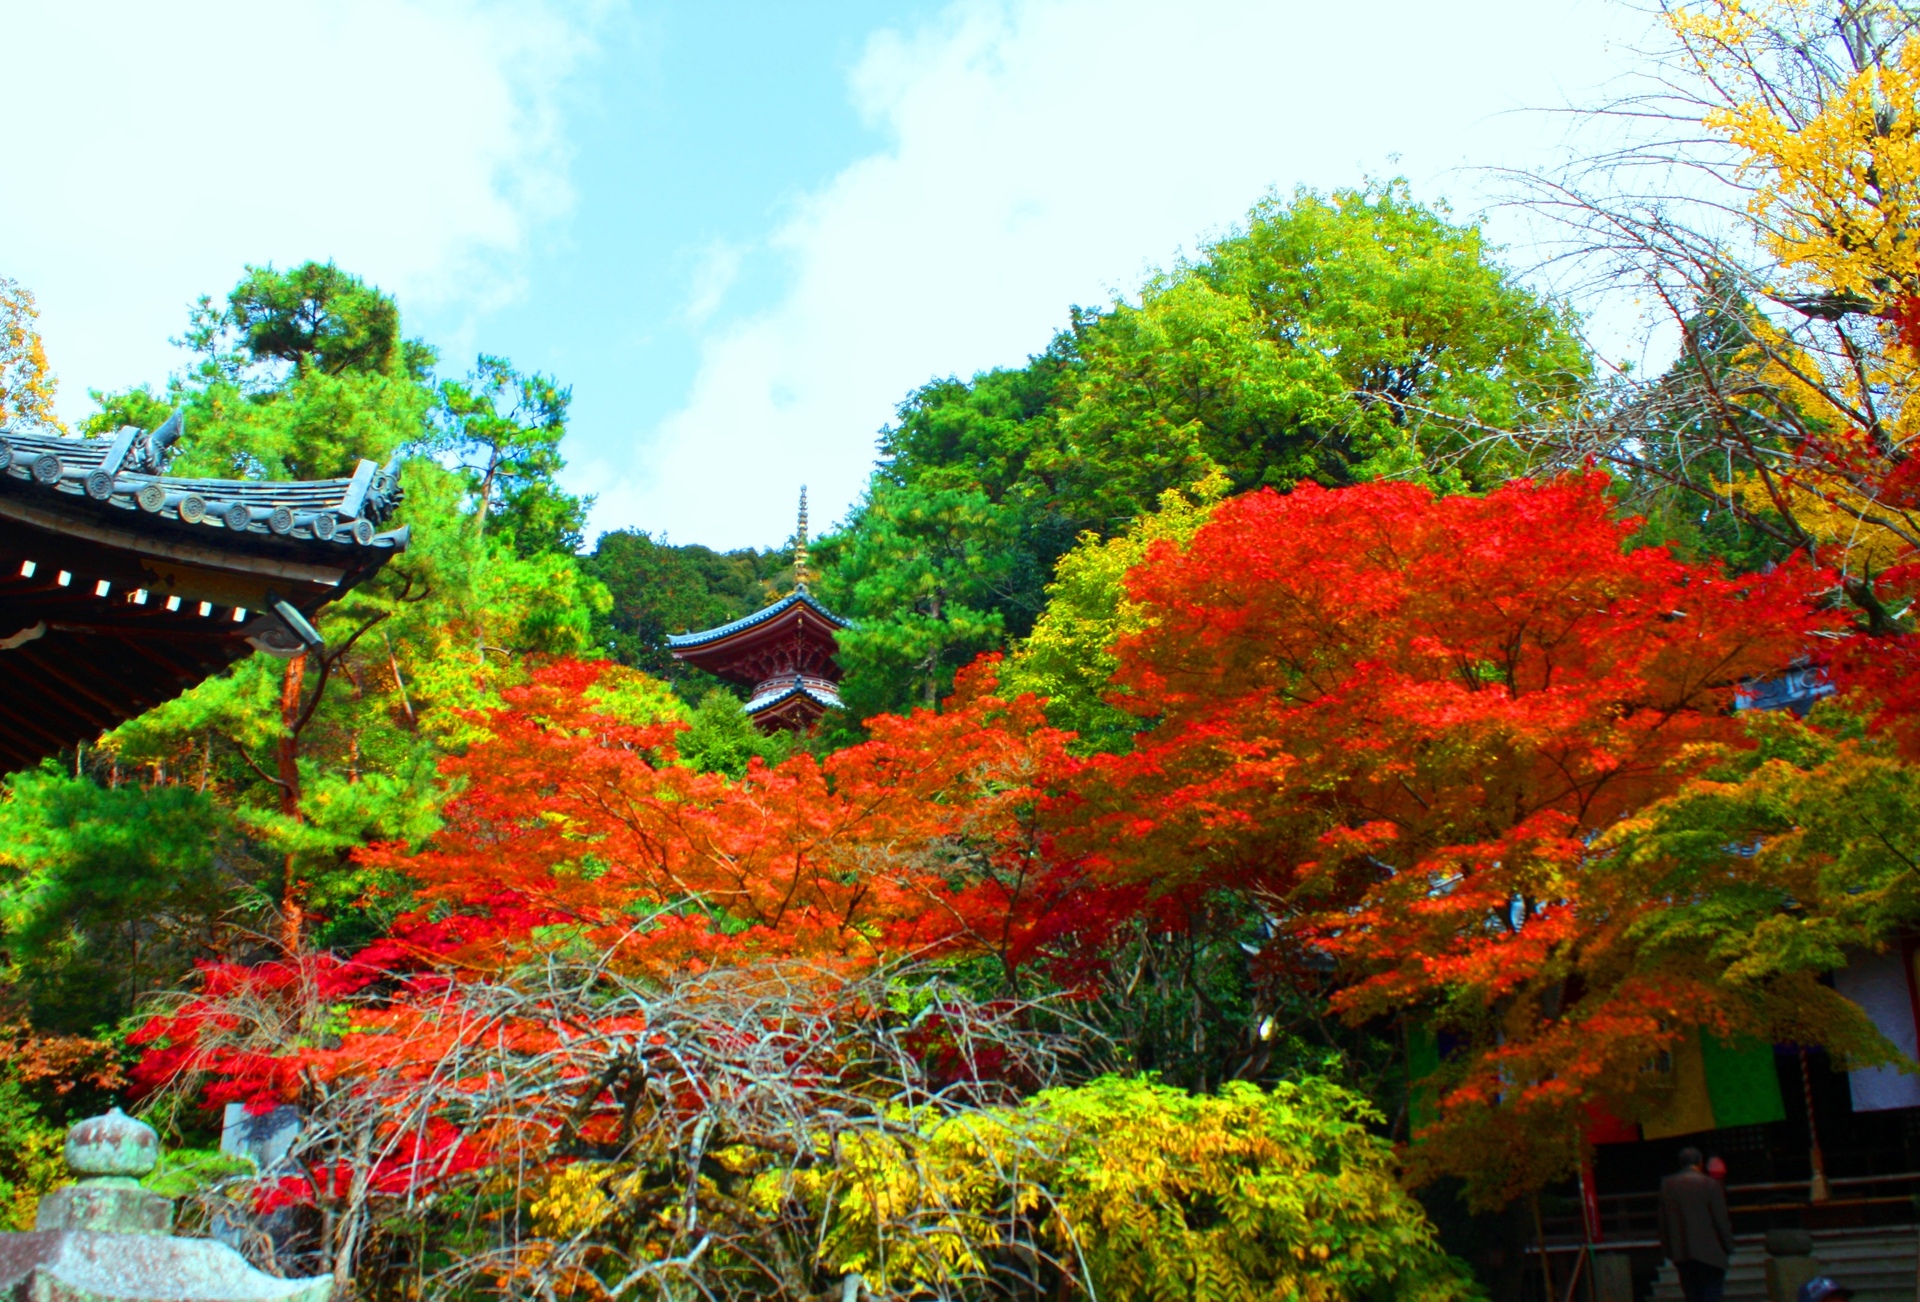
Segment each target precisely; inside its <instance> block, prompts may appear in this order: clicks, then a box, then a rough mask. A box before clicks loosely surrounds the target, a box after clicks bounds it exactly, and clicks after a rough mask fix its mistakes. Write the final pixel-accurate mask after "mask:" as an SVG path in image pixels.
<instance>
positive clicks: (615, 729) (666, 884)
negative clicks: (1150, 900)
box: [363, 661, 1066, 971]
mask: <svg viewBox="0 0 1920 1302" xmlns="http://www.w3.org/2000/svg"><path fill="white" fill-rule="evenodd" d="M606 671H607V666H606V665H605V664H604V663H598V664H596V663H579V662H573V661H567V662H562V663H560V664H556V665H553V666H550V667H548V668H545V669H542V670H540V671H538V672H536V673H535V674H534V676H533V681H532V682H531V683H530V684H529V685H528V686H526V687H523V688H519V689H516V690H514V691H511V692H509V693H507V700H508V706H507V708H506V709H505V710H502V711H500V712H498V713H496V714H494V715H493V716H491V717H490V718H488V719H487V720H486V727H487V732H488V737H487V739H486V740H485V741H484V742H482V743H480V744H478V745H475V746H474V747H473V748H472V749H471V750H469V752H468V753H467V754H466V755H464V756H461V757H459V758H456V759H452V760H449V761H448V762H447V764H446V773H447V775H448V777H449V778H450V779H452V780H454V781H455V782H457V783H460V784H461V790H460V794H459V795H458V796H457V797H455V799H454V800H453V801H452V803H451V804H450V806H449V808H448V810H447V815H446V826H445V827H444V828H443V829H442V830H441V831H440V832H439V833H437V834H436V835H435V836H434V838H433V840H432V843H431V844H430V845H429V846H427V847H426V848H425V849H424V850H422V851H421V852H419V853H411V852H410V851H409V850H408V848H407V847H404V846H398V845H388V846H380V847H375V848H373V849H371V850H369V851H367V852H365V854H364V855H363V858H364V860H365V861H366V862H368V863H370V864H374V865H378V866H382V867H386V868H390V869H394V870H396V871H398V872H401V873H404V874H405V875H406V876H407V877H408V878H410V879H411V880H413V881H414V882H416V883H418V886H419V894H420V896H421V897H422V898H423V899H424V900H425V901H427V902H429V905H430V907H429V908H427V909H423V910H420V911H416V912H415V913H413V914H411V915H409V916H408V917H406V918H403V919H402V920H401V922H400V923H399V925H397V926H396V927H395V928H394V930H393V934H392V939H391V942H390V949H388V950H385V951H382V952H381V953H379V954H378V955H377V956H376V955H369V956H367V957H369V958H373V957H377V958H378V959H379V961H381V962H383V963H387V964H391V963H395V962H403V961H407V960H413V961H416V962H418V961H430V962H432V963H434V964H436V965H444V964H459V965H464V966H467V967H471V968H475V969H486V968H492V967H496V966H498V965H499V964H500V963H502V962H504V961H507V960H508V959H509V958H511V957H513V956H515V955H520V954H524V953H525V952H526V951H527V949H528V948H529V947H537V946H539V945H541V944H558V943H566V942H574V941H584V942H585V943H587V944H590V945H592V946H593V947H594V948H595V949H596V950H598V951H600V952H604V953H605V954H606V955H608V957H609V961H612V962H614V963H617V964H620V965H624V966H625V967H627V968H630V969H635V970H654V971H667V970H672V969H676V968H680V967H684V966H686V965H689V964H691V965H696V966H697V965H702V964H711V963H714V962H717V961H722V960H725V961H740V962H744V961H750V960H752V959H754V958H756V957H762V958H795V957H806V958H815V959H828V958H833V959H845V960H851V961H856V962H870V961H872V960H874V959H876V958H879V957H881V956H882V955H884V954H889V953H891V954H896V955H897V954H900V953H903V952H908V951H912V950H915V949H920V948H923V947H926V946H930V945H943V944H945V945H950V944H953V943H959V942H960V938H961V937H962V936H963V935H964V934H966V933H969V932H971V931H973V930H975V929H976V928H986V927H994V928H998V929H999V930H1000V932H1001V934H999V935H995V936H988V935H987V934H986V933H985V931H984V930H982V932H981V935H980V937H979V938H978V943H982V944H1004V943H1007V942H1006V937H1005V935H1004V928H1000V924H999V920H998V919H999V918H1000V917H1004V916H1005V915H1007V914H1008V913H1011V912H1015V911H1017V910H1016V907H1015V906H1016V897H1017V896H1018V894H1019V892H1020V891H1021V889H1022V888H1023V887H1022V867H1023V865H1024V864H1026V863H1028V862H1030V861H1032V860H1033V859H1034V858H1035V847H1034V845H1033V843H1032V837H1033V835H1034V833H1033V831H1032V828H1033V810H1034V808H1035V807H1036V806H1037V804H1038V802H1039V801H1040V800H1041V798H1042V796H1043V795H1044V792H1043V790H1042V788H1043V787H1044V786H1045V785H1046V784H1047V783H1048V782H1050V781H1053V780H1054V775H1055V774H1056V773H1057V771H1058V770H1059V768H1060V766H1061V762H1062V759H1063V757H1064V754H1065V752H1064V743H1065V741H1066V735H1065V734H1063V733H1060V732H1057V731H1055V730H1053V729H1050V728H1048V727H1047V726H1046V724H1045V719H1044V717H1043V716H1042V714H1041V712H1040V708H1039V704H1038V702H1036V701H1034V700H1032V699H1026V700H1016V701H1006V700H1002V699H1001V698H999V697H997V696H995V695H993V689H994V679H993V676H992V665H991V664H987V665H983V666H981V667H979V668H978V669H976V670H975V671H974V672H973V673H972V674H970V675H969V676H968V677H967V678H966V679H965V680H963V682H962V684H961V687H960V690H959V691H958V692H957V693H956V695H955V697H954V699H952V700H951V701H949V702H948V704H947V707H946V708H945V709H944V710H942V711H939V712H936V711H932V710H921V711H917V712H915V713H914V714H913V715H912V716H911V717H909V718H894V717H885V718H880V719H876V720H874V721H872V724H871V740H869V741H867V742H865V743H863V744H861V745H858V746H854V747H851V748H849V749H847V750H843V751H840V752H838V753H836V754H834V755H831V756H829V757H828V758H827V759H825V760H824V761H822V760H816V759H815V758H814V757H813V756H812V755H809V754H805V753H801V754H798V755H795V756H794V757H792V758H790V759H788V760H786V761H784V762H783V763H781V764H779V765H777V766H774V767H768V766H767V765H765V764H763V763H761V762H759V761H755V763H754V764H753V766H752V768H751V769H749V771H748V772H747V774H746V775H745V776H744V777H743V778H741V779H739V780H738V781H733V780H729V779H727V778H725V777H722V776H720V775H718V774H712V773H699V772H696V771H694V770H692V769H690V768H686V767H683V766H681V765H679V764H676V763H674V762H673V754H674V750H673V746H674V737H675V734H676V733H677V732H678V731H679V730H680V728H681V727H682V726H683V725H680V724H677V723H664V724H652V725H647V726H640V727H635V726H631V725H626V724H622V723H620V722H618V721H617V720H615V719H613V718H611V717H609V716H608V715H607V714H606V713H604V712H602V711H601V709H600V708H599V707H598V706H597V705H596V703H595V701H594V699H593V697H592V695H591V693H590V689H591V688H592V686H593V684H594V683H595V681H596V680H597V679H598V678H599V677H600V676H601V675H602V674H603V673H605V672H606ZM983 898H984V899H985V900H987V901H991V906H990V907H984V911H983V903H982V900H983ZM994 915H998V916H994Z"/></svg>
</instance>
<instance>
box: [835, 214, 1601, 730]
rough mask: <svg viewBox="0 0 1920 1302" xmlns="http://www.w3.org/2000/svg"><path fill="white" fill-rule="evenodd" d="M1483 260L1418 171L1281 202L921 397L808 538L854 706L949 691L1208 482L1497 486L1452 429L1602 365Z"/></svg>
mask: <svg viewBox="0 0 1920 1302" xmlns="http://www.w3.org/2000/svg"><path fill="white" fill-rule="evenodd" d="M1494 252H1495V251H1494V250H1492V249H1491V248H1489V247H1488V246H1487V244H1486V242H1485V240H1484V239H1483V238H1482V236H1481V233H1480V230H1479V228H1478V227H1477V226H1475V225H1473V224H1471V223H1461V222H1457V221H1455V220H1454V219H1453V218H1452V216H1451V215H1450V214H1449V213H1448V211H1447V210H1446V209H1445V208H1444V207H1441V206H1431V205H1425V204H1421V203H1419V202H1417V201H1415V199H1414V198H1413V197H1412V195H1411V193H1410V191H1409V190H1408V187H1407V186H1406V184H1405V183H1404V182H1398V181H1395V182H1390V183H1385V184H1377V185H1371V186H1368V187H1365V188H1363V189H1359V190H1345V191H1337V192H1335V193H1333V194H1332V195H1329V196H1321V195H1318V194H1314V193H1312V192H1309V191H1305V190H1301V191H1297V192H1296V193H1294V194H1293V195H1291V196H1287V197H1280V196H1274V197H1270V198H1268V199H1266V200H1263V201H1262V202H1261V203H1259V204H1257V205H1256V206H1255V207H1254V209H1253V210H1252V212H1251V213H1250V214H1249V215H1248V218H1247V221H1246V224H1245V226H1244V228H1243V229H1241V230H1239V231H1237V232H1236V233H1234V234H1232V235H1229V236H1227V237H1226V238H1224V239H1221V240H1219V241H1217V242H1215V243H1213V244H1211V245H1208V246H1207V247H1206V248H1204V249H1203V250H1202V251H1201V254H1200V256H1199V257H1198V258H1196V259H1194V260H1192V261H1190V262H1184V263H1182V264H1180V265H1178V266H1176V267H1175V268H1174V269H1173V270H1171V271H1169V272H1166V273H1164V274H1161V275H1158V276H1155V277H1154V278H1153V279H1152V280H1150V281H1149V282H1148V283H1147V284H1146V286H1145V287H1144V288H1143V289H1142V291H1141V293H1140V296H1139V299H1138V301H1137V302H1124V301H1123V302H1116V303H1114V304H1113V305H1111V306H1110V307H1108V308H1107V309H1105V310H1103V311H1086V310H1081V309H1076V310H1075V311H1074V313H1073V316H1072V321H1071V324H1070V325H1069V326H1068V328H1067V329H1066V330H1064V331H1062V332H1061V333H1060V334H1059V335H1058V336H1056V337H1055V339H1054V340H1053V343H1052V344H1051V346H1049V348H1048V349H1047V350H1046V351H1045V352H1044V353H1042V354H1040V355H1038V356H1036V357H1034V358H1033V359H1032V360H1031V361H1029V362H1028V364H1027V365H1026V366H1024V367H1020V368H1017V369H1009V370H996V371H990V372H986V373H983V374H980V375H977V376H975V377H974V378H973V379H972V380H971V381H960V380H957V379H945V380H937V381H935V382H933V383H931V384H928V385H926V386H924V387H923V388H921V389H919V390H917V391H915V392H914V393H913V394H912V395H910V396H909V397H908V399H907V401H906V402H905V403H904V404H903V405H902V406H901V408H900V414H899V420H898V422H897V423H896V424H895V425H893V426H892V427H891V428H889V429H888V430H886V431H885V432H884V433H883V435H882V442H881V450H882V461H881V464H880V467H879V468H878V470H877V471H876V472H875V474H874V476H873V480H872V482H871V484H870V486H869V488H868V491H867V495H866V498H865V500H864V501H863V502H862V503H861V504H860V506H859V507H858V508H857V509H856V510H855V512H854V514H853V516H852V517H851V519H850V520H849V521H848V524H847V527H846V528H845V529H844V530H843V531H842V532H841V533H840V534H839V535H837V536H834V537H830V538H828V539H825V540H823V541H822V544H821V546H820V548H819V549H818V550H819V554H820V560H821V568H822V574H821V579H820V585H819V586H820V589H821V593H822V595H823V597H825V598H826V600H827V601H828V603H829V604H830V605H833V606H834V607H835V609H837V610H839V611H840V612H841V613H843V614H846V615H848V616H850V617H852V618H854V619H855V620H856V621H858V623H859V630H858V632H857V633H855V634H853V635H850V636H849V637H848V638H846V639H843V646H844V647H845V663H846V665H847V668H848V671H849V672H848V684H847V699H848V701H849V704H850V706H851V707H852V708H853V709H854V711H855V713H856V714H869V713H872V712H874V711H876V710H879V709H893V708H899V707H900V706H902V705H905V704H907V703H909V702H915V701H921V700H926V699H930V698H931V697H935V696H938V695H939V694H941V693H942V692H944V691H945V690H946V688H947V685H948V684H949V683H950V682H951V679H952V674H953V671H954V669H955V668H957V667H958V666H959V665H961V664H964V663H965V662H966V661H967V660H970V659H971V658H972V657H973V656H974V655H975V654H977V653H978V652H979V651H981V650H983V649H986V648H989V647H992V646H997V645H1000V644H1002V643H1003V642H1004V641H1005V640H1007V639H1017V638H1022V637H1025V636H1027V635H1028V633H1030V632H1031V631H1032V629H1033V626H1034V622H1035V620H1036V619H1037V618H1038V617H1039V615H1040V612H1041V610H1042V609H1043V608H1044V607H1045V604H1046V585H1047V584H1048V583H1049V582H1050V581H1051V580H1052V579H1053V577H1054V568H1055V565H1056V563H1057V562H1058V561H1059V559H1060V557H1061V556H1062V555H1064V554H1065V553H1066V552H1067V550H1068V549H1069V548H1071V547H1073V546H1074V545H1075V541H1076V539H1078V538H1080V537H1081V536H1082V535H1083V534H1085V533H1091V534H1093V535H1094V536H1095V537H1098V538H1105V537H1108V536H1111V535H1113V534H1114V533H1116V532H1117V531H1119V530H1122V529H1124V528H1125V527H1126V525H1127V524H1128V522H1129V521H1132V520H1134V519H1136V518H1138V517H1140V516H1141V515H1143V514H1146V513H1148V512H1151V511H1153V510H1154V509H1155V508H1156V506H1157V504H1158V503H1159V501H1160V497H1161V494H1163V493H1165V492H1167V491H1169V490H1174V489H1181V488H1184V487H1186V486H1188V485H1191V484H1194V483H1197V482H1199V481H1200V480H1202V479H1204V478H1206V477H1207V476H1208V475H1210V474H1215V473H1218V474H1219V475H1221V476H1223V477H1224V480H1225V485H1226V489H1227V491H1229V492H1241V491H1244V490H1246V489H1250V488H1255V487H1259V486H1262V485H1271V486H1274V487H1276V488H1281V489H1285V488H1289V487H1291V486H1292V485H1294V484H1296V483H1299V482H1301V481H1302V480H1312V481H1314V482H1317V483H1320V484H1323V485H1327V486H1329V487H1332V486H1338V485H1341V484H1346V483H1352V482H1355V481H1357V480H1363V479H1371V478H1377V477H1381V476H1398V477H1406V478H1413V479H1419V480H1422V481H1424V482H1428V483H1431V484H1433V485H1434V486H1435V487H1437V488H1441V489H1460V488H1473V487H1484V486H1486V485H1488V484H1491V483H1494V482H1498V480H1499V478H1500V477H1501V476H1502V475H1503V474H1505V473H1508V472H1510V471H1511V469H1513V467H1510V466H1508V465H1506V464H1505V463H1504V462H1500V461H1498V460H1497V459H1489V457H1488V456H1487V455H1486V454H1480V455H1478V456H1469V455H1468V454H1467V451H1466V448H1467V442H1466V440H1465V439H1463V438H1462V437H1461V433H1460V431H1461V430H1462V429H1463V428H1468V427H1472V426H1475V425H1494V426H1503V425H1505V424H1507V423H1510V422H1511V421H1512V420H1513V419H1514V418H1515V417H1516V416H1517V415H1518V414H1519V413H1520V412H1522V411H1523V410H1524V411H1533V412H1539V411H1541V410H1543V409H1548V410H1550V409H1551V408H1552V407H1553V406H1554V404H1556V403H1559V402H1564V401H1571V400H1572V399H1573V398H1574V397H1575V396H1576V395H1577V394H1578V393H1579V391H1580V389H1581V386H1582V385H1583V383H1584V381H1585V379H1586V377H1587V375H1588V372H1589V367H1588V361H1587V357H1586V354H1585V353H1584V351H1583V350H1582V348H1581V346H1580V344H1579V342H1578V340H1577V339H1576V338H1575V336H1574V333H1573V330H1572V325H1573V322H1572V321H1571V319H1570V318H1569V316H1568V314H1567V313H1566V312H1565V311H1564V310H1563V309H1561V308H1559V307H1557V306H1555V305H1554V304H1552V303H1551V302H1548V301H1547V300H1545V299H1543V298H1542V297H1540V296H1539V295H1538V294H1536V293H1534V292H1533V291H1531V290H1529V289H1527V288H1525V287H1524V286H1522V285H1521V284H1519V282H1518V281H1517V280H1516V279H1515V277H1514V276H1513V274H1512V273H1511V272H1510V271H1508V270H1507V269H1506V268H1504V267H1502V266H1501V265H1500V264H1499V263H1498V262H1497V261H1496V260H1495V257H1494ZM1436 467H1439V469H1436Z"/></svg>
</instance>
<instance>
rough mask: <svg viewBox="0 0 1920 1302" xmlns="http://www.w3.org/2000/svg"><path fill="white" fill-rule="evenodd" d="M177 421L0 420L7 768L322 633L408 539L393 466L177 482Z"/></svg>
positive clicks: (312, 641) (1, 755)
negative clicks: (58, 425)
mask: <svg viewBox="0 0 1920 1302" xmlns="http://www.w3.org/2000/svg"><path fill="white" fill-rule="evenodd" d="M183 428H184V422H183V419H182V416H181V414H180V413H179V412H176V413H174V415H173V416H172V418H171V419H169V420H168V421H167V422H166V423H165V424H163V425H161V426H160V427H159V428H158V429H155V430H150V431H149V430H139V429H134V428H132V427H128V428H125V429H122V430H120V431H119V432H118V433H117V434H112V435H107V436H104V437H99V438H68V437H62V436H58V435H53V434H41V433H33V432H29V431H25V430H21V429H18V428H0V681H4V682H5V684H6V688H7V690H5V691H4V692H0V771H12V770H16V769H20V768H24V767H27V766H29V765H32V764H35V763H37V762H38V761H40V760H41V759H43V758H45V757H46V756H49V755H52V754H54V753H55V752H57V751H59V750H61V749H63V748H65V747H68V746H72V745H74V744H76V743H79V742H85V741H90V740H92V739H93V738H94V737H96V736H98V735H99V734H100V733H101V732H102V731H104V730H106V729H109V728H112V727H114V726H116V725H117V724H120V723H122V722H124V721H125V720H127V719H130V718H132V717H133V716H135V715H137V714H141V713H143V712H145V711H147V710H150V709H152V708H153V707H154V706H156V705H159V704H161V703H162V702H164V701H168V700H171V699H172V698H173V697H175V696H178V695H179V694H180V693H181V692H184V691H186V690H187V689H188V688H190V687H193V686H194V685H195V684H197V683H199V682H201V681H202V680H204V679H206V678H208V677H210V676H211V675H213V674H216V673H218V672H220V671H221V670H222V669H225V668H226V667H227V666H229V665H231V664H233V663H234V662H235V661H236V660H239V659H241V658H242V657H244V656H246V655H249V654H251V653H252V652H253V651H256V650H260V651H266V652H268V653H269V654H272V655H276V656H281V657H283V658H290V657H292V656H296V655H300V654H303V653H305V652H306V651H308V650H310V649H315V648H318V647H319V646H320V645H321V643H320V636H319V634H318V633H317V632H316V631H315V630H314V627H313V624H312V622H311V620H312V616H313V615H314V614H315V612H317V611H318V610H319V609H320V607H322V606H324V605H326V604H327V603H328V602H330V601H333V600H335V599H337V598H339V597H341V596H342V595H344V594H345V593H346V592H347V591H348V590H350V589H351V588H353V587H354V586H355V585H356V584H360V583H364V582H366V581H367V580H368V579H370V578H372V577H373V576H374V575H375V574H376V573H378V572H379V570H380V568H381V566H383V565H385V564H386V563H387V561H388V560H390V559H391V558H392V557H394V556H395V555H397V554H398V553H399V552H401V551H402V550H404V549H405V547H406V545H407V530H406V529H405V528H399V529H388V530H383V529H382V526H383V525H384V524H385V522H386V520H387V518H388V517H389V516H390V515H391V514H392V513H393V510H394V508H395V507H396V506H398V505H399V502H400V487H399V483H398V469H397V466H393V465H390V466H388V467H387V468H386V469H385V470H382V469H381V468H380V467H378V466H376V465H375V464H374V463H373V462H371V461H362V462H361V463H360V465H359V467H358V469H356V470H355V471H354V473H353V475H352V476H351V477H349V478H345V479H320V480H304V481H294V482H278V483H274V482H254V481H243V480H232V479H176V478H173V477H171V476H169V475H168V474H166V464H167V461H168V458H169V456H170V455H171V453H172V450H173V447H174V445H175V443H176V442H177V441H178V440H179V438H180V435H181V433H182V430H183Z"/></svg>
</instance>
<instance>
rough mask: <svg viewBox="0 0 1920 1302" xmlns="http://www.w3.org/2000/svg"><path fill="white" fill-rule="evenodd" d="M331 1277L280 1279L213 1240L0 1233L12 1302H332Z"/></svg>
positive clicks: (2, 1270) (0, 1275)
mask: <svg viewBox="0 0 1920 1302" xmlns="http://www.w3.org/2000/svg"><path fill="white" fill-rule="evenodd" d="M332 1291H333V1278H332V1277H331V1276H328V1275H319V1276H315V1277H313V1278H310V1279H276V1278H274V1277H273V1276H272V1275H268V1274H266V1273H264V1272H262V1271H258V1270H255V1269H254V1268H253V1267H252V1266H251V1265H249V1264H248V1263H247V1259H246V1258H245V1257H242V1256H241V1255H240V1254H239V1253H237V1252H235V1251H234V1250H233V1249H232V1248H229V1247H227V1246H225V1245H224V1244H219V1243H215V1242H213V1241H212V1240H210V1239H176V1238H169V1237H166V1236H164V1235H158V1234H101V1233H97V1232H95V1231H92V1230H38V1231H35V1232H33V1233H31V1234H0V1298H5V1299H8V1302H327V1299H328V1296H329V1294H331V1293H332Z"/></svg>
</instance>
